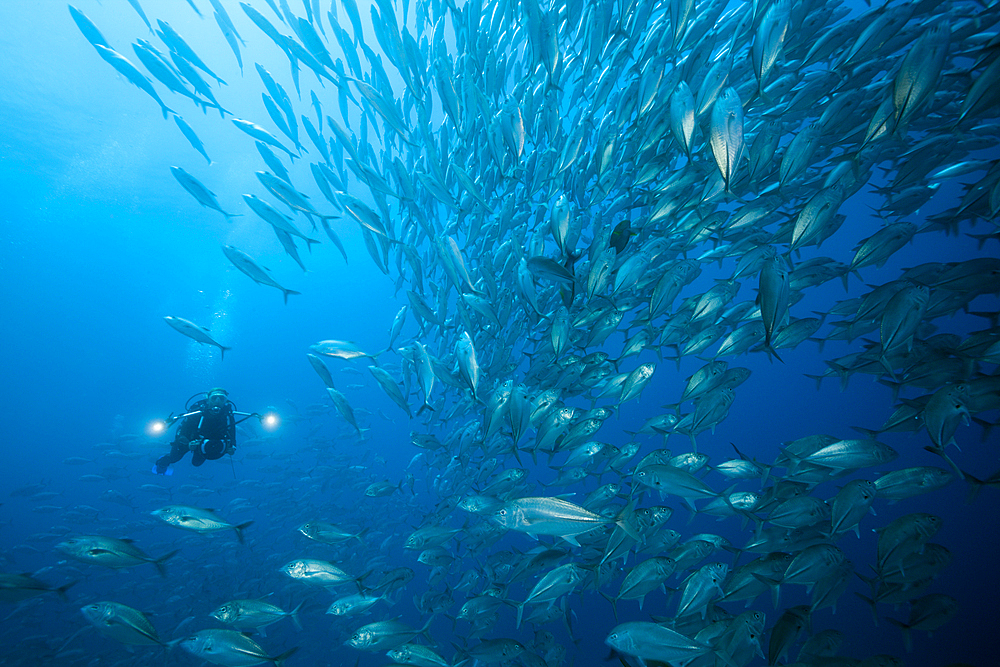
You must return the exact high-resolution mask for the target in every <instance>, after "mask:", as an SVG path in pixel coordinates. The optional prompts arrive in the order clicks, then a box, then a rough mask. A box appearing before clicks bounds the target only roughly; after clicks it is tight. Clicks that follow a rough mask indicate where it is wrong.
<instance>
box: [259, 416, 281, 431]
mask: <svg viewBox="0 0 1000 667" xmlns="http://www.w3.org/2000/svg"><path fill="white" fill-rule="evenodd" d="M260 424H261V426H263V427H264V428H265V429H266V430H268V431H273V430H275V429H276V428H278V427H279V426H280V425H281V418H280V417H278V413H277V412H265V413H264V414H262V415H261V416H260Z"/></svg>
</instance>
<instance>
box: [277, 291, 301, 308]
mask: <svg viewBox="0 0 1000 667" xmlns="http://www.w3.org/2000/svg"><path fill="white" fill-rule="evenodd" d="M281 291H282V293H284V295H285V305H286V306H287V305H288V295H289V294H302V292H296V291H295V290H293V289H283V290H281Z"/></svg>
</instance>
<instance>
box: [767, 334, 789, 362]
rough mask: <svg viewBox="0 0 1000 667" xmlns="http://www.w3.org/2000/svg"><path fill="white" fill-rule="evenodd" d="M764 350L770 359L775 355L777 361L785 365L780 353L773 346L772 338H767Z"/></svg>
mask: <svg viewBox="0 0 1000 667" xmlns="http://www.w3.org/2000/svg"><path fill="white" fill-rule="evenodd" d="M764 349H765V350H766V351H767V356H768V358H770V357H771V355H772V354H773V355H774V358H775V359H777V360H778V361H780V362H781V363H785V360H784V359H782V358H781V355H780V354H778V351H777V350H775V349H774V346H773V345H772V344H771V337H770V336H767V340H766V341H764Z"/></svg>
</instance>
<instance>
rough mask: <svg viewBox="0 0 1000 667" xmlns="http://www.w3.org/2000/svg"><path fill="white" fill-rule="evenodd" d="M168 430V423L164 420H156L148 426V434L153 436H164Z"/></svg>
mask: <svg viewBox="0 0 1000 667" xmlns="http://www.w3.org/2000/svg"><path fill="white" fill-rule="evenodd" d="M166 430H167V422H166V421H164V420H162V419H154V420H153V421H151V422H149V424H148V425H147V426H146V433H147V434H149V435H152V436H157V435H163V433H164V432H165V431H166Z"/></svg>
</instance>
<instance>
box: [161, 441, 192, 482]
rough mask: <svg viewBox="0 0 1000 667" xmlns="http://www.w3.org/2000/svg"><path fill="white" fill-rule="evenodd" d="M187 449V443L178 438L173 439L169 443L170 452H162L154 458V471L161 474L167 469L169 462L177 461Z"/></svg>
mask: <svg viewBox="0 0 1000 667" xmlns="http://www.w3.org/2000/svg"><path fill="white" fill-rule="evenodd" d="M187 451H188V446H187V443H186V442H185V443H182V442H180V441H178V440H174V441H173V442H172V443H170V452H169V453H167V454H164V455H163V456H161V457H160V458H158V459H157V460H156V472H158V473H160V474H161V475H162V474H163V473H165V472H166V471H167V466H169V465H170V464H171V463H177V462H178V461H180V460H181V459H182V458H184V455H185V454H186V453H187Z"/></svg>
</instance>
